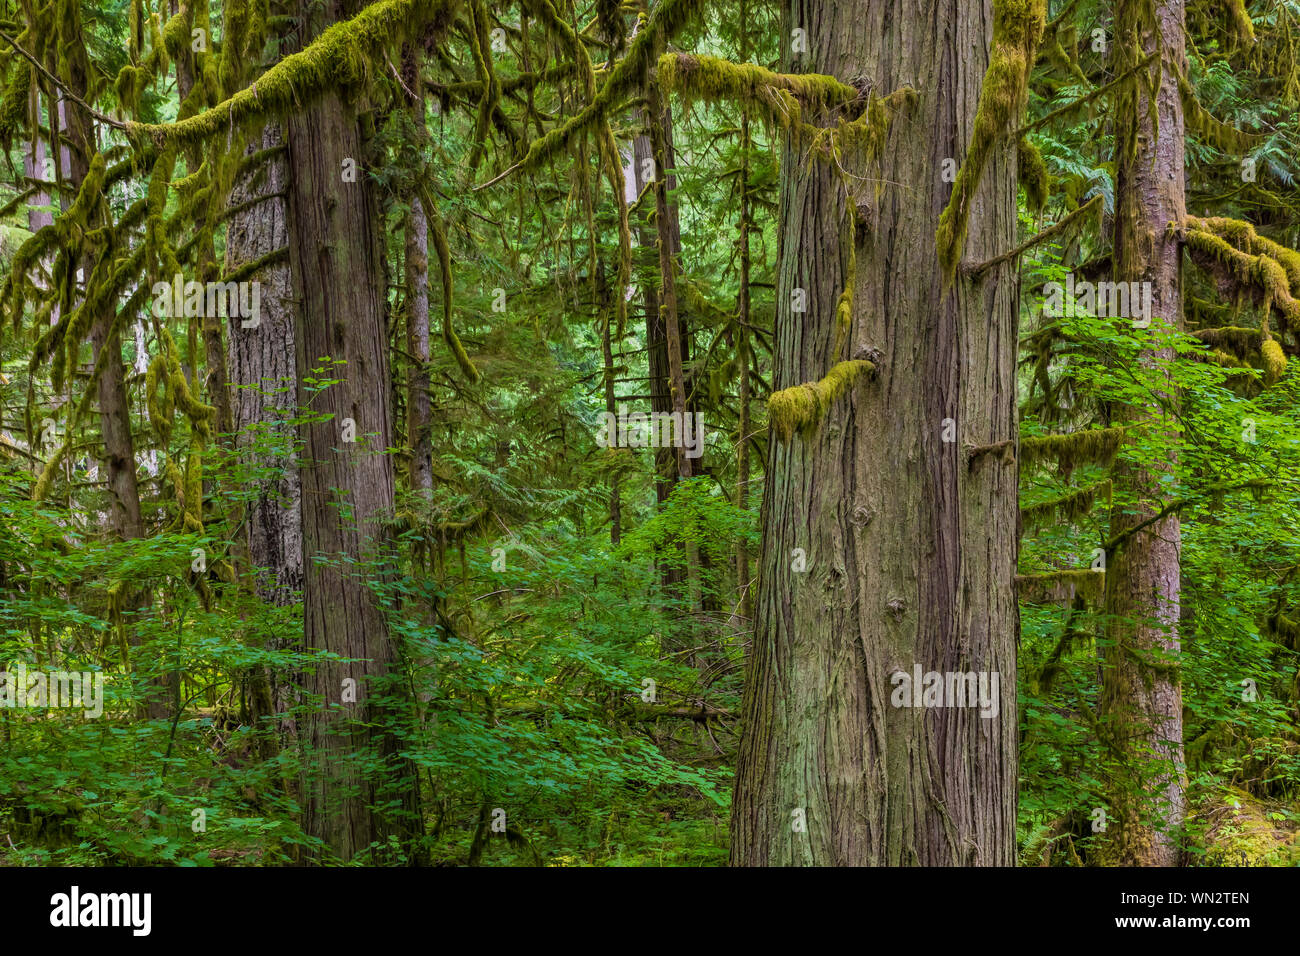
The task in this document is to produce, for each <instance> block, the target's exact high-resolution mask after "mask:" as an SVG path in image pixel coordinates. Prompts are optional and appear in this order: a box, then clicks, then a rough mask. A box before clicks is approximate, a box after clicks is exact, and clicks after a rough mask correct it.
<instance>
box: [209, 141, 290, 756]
mask: <svg viewBox="0 0 1300 956" xmlns="http://www.w3.org/2000/svg"><path fill="white" fill-rule="evenodd" d="M273 149H279V150H280V152H278V153H275V154H272V155H270V156H269V158H268V159H267V160H266V161H265V163H264V164H262V165H261V166H260V167H258V168H256V169H253V170H250V171H249V172H248V173H247V174H246V175H245V176H243V177H241V178H240V179H239V180H238V181H236V182H235V183H234V185H233V188H232V189H231V195H230V204H231V205H232V206H233V207H239V210H240V211H238V212H236V213H234V214H233V215H232V216H231V217H230V226H229V229H228V231H227V235H226V271H227V272H231V271H233V270H234V269H235V268H237V267H239V266H241V265H243V264H245V263H248V262H253V261H255V260H257V259H259V258H261V257H262V256H265V255H268V254H270V253H272V252H275V251H276V250H277V249H281V248H283V247H284V246H285V244H286V243H287V242H288V240H289V236H288V223H287V221H286V211H285V203H284V197H283V196H282V195H278V194H280V193H282V192H283V191H284V188H285V182H286V178H287V169H286V159H285V156H284V152H283V149H284V143H283V138H282V133H281V129H280V126H279V124H278V123H268V124H266V126H265V127H264V128H263V129H262V132H261V134H260V135H259V136H256V137H254V138H253V141H252V142H251V143H250V144H249V147H248V153H250V154H252V153H257V152H261V151H263V150H273ZM257 199H261V201H260V202H256V203H254V204H253V205H249V206H245V205H244V203H248V202H252V201H254V200H257ZM251 281H255V282H257V283H258V284H259V290H258V291H259V297H260V298H259V316H258V322H257V325H256V326H255V327H250V328H245V327H244V326H243V320H232V321H231V322H230V327H229V329H228V330H227V335H226V357H227V365H228V367H229V373H230V384H231V399H230V406H231V413H232V417H233V427H234V430H235V432H236V439H235V440H236V444H237V448H238V450H239V453H240V459H241V462H242V463H243V464H244V466H245V467H247V468H250V469H251V470H252V471H253V473H254V475H255V476H256V477H255V479H254V487H253V492H254V497H253V498H252V500H251V501H249V503H248V505H247V509H246V513H245V521H244V527H245V531H246V536H245V542H246V546H247V558H248V562H249V564H250V565H251V566H252V567H253V568H257V569H258V571H257V575H256V591H257V595H258V597H260V598H261V599H262V600H263V601H266V602H267V603H268V604H274V605H277V606H280V607H287V606H288V605H290V604H293V603H294V602H295V601H297V600H298V595H299V593H300V592H301V590H302V583H303V562H302V512H301V505H302V488H301V479H300V476H299V474H298V455H297V451H296V448H295V445H294V443H295V439H296V434H295V431H296V430H295V429H294V427H293V424H292V421H293V418H294V417H295V408H296V406H297V401H298V395H297V388H296V387H295V384H294V383H295V382H296V381H297V369H296V365H295V363H296V359H295V355H296V348H295V345H294V327H293V322H294V318H293V288H292V283H291V281H290V276H289V264H288V263H287V262H284V261H279V262H274V263H272V264H269V265H266V266H263V267H262V268H261V269H260V270H258V272H257V274H256V275H255V276H253V277H252V279H251ZM249 699H250V709H251V711H252V715H251V716H252V719H253V721H254V723H256V722H258V721H259V720H261V719H262V718H264V717H269V716H270V715H272V714H277V715H281V721H282V722H283V726H282V729H284V730H287V731H292V722H291V721H290V720H289V719H287V718H286V716H285V715H286V714H287V713H288V711H289V709H290V707H291V705H292V703H293V700H292V687H291V684H290V682H289V681H287V680H284V679H282V677H281V675H278V674H277V673H276V672H274V671H272V672H270V673H269V674H265V675H264V674H262V673H260V672H258V673H254V674H252V675H250V693H249Z"/></svg>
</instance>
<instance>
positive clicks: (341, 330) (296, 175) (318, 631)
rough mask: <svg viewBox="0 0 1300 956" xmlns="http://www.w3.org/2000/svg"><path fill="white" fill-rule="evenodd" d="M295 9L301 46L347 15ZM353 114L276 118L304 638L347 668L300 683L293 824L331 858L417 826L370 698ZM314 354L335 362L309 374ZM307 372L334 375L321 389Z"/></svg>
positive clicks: (376, 236)
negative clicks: (297, 441) (304, 749)
mask: <svg viewBox="0 0 1300 956" xmlns="http://www.w3.org/2000/svg"><path fill="white" fill-rule="evenodd" d="M298 9H299V14H300V16H301V17H302V23H303V26H304V30H305V34H306V35H305V38H304V42H305V40H306V39H309V38H310V37H312V36H315V35H317V34H318V33H319V32H320V30H321V29H323V28H324V27H326V26H328V25H329V23H331V22H333V21H335V20H338V19H341V18H342V17H343V16H345V12H344V11H343V10H341V9H339V7H338V5H337V4H333V3H330V4H326V5H325V9H324V10H322V9H321V7H320V6H319V5H317V4H315V3H313V2H311V0H301V2H300V3H299V8H298ZM363 107H364V104H363V103H358V102H355V101H344V100H343V99H342V98H341V97H339V96H338V95H336V94H333V93H329V94H326V95H324V96H321V97H320V98H318V99H317V100H315V101H314V102H313V103H311V104H309V105H305V106H304V107H303V108H302V109H300V110H298V111H295V112H294V113H293V114H291V116H290V117H289V119H288V121H287V132H288V144H289V179H288V185H289V195H288V201H287V207H288V213H289V220H288V221H289V256H290V267H291V270H292V275H293V283H294V294H295V296H296V297H297V299H298V301H299V308H298V309H297V310H296V312H295V339H296V341H297V343H298V348H297V371H298V402H299V404H300V405H301V406H304V407H307V408H310V410H311V411H312V412H313V413H315V414H316V415H319V416H322V417H323V419H324V420H321V421H312V422H310V423H308V424H306V425H305V426H304V427H303V439H304V445H303V451H302V454H303V459H302V526H303V554H304V559H305V567H304V582H303V583H304V588H303V590H304V595H303V598H304V618H305V621H304V632H305V644H306V646H307V648H308V649H310V650H324V651H329V652H332V653H334V654H337V655H340V656H341V657H342V658H345V659H346V660H345V661H343V662H339V663H332V662H331V663H326V662H322V663H320V664H318V665H317V666H316V667H315V668H314V671H313V673H312V674H311V675H310V677H309V679H308V681H307V690H308V691H309V692H310V693H311V694H313V695H314V697H315V698H316V699H318V700H319V701H320V704H319V707H320V709H319V711H317V712H315V713H313V714H312V715H311V716H310V719H309V725H308V728H307V730H306V739H307V742H308V743H309V745H310V749H309V753H308V762H309V764H310V766H309V767H308V769H307V772H306V775H305V782H304V790H303V801H304V804H305V818H306V819H305V829H306V830H307V832H308V833H309V834H311V835H312V836H314V837H318V838H320V839H322V840H323V841H324V842H325V844H326V845H327V846H328V847H329V849H330V851H332V853H333V854H335V855H336V856H337V857H339V858H340V859H341V860H344V861H347V860H351V859H353V858H355V857H357V856H358V855H359V854H362V853H364V852H366V851H367V848H368V847H369V846H370V845H371V844H372V843H373V842H375V841H378V842H380V843H384V842H386V841H387V838H388V837H389V836H396V837H398V839H399V840H401V841H403V842H404V843H405V844H406V845H408V846H409V841H410V840H411V838H412V837H413V836H414V835H415V833H416V832H417V831H418V830H419V828H420V821H419V817H418V790H417V782H416V778H415V774H414V770H413V767H412V765H411V763H410V762H409V761H408V760H405V759H403V758H400V757H399V756H398V755H397V740H396V738H395V737H394V735H393V733H392V732H391V731H390V730H388V729H385V727H384V725H385V724H390V725H391V722H392V721H393V720H394V719H395V715H394V714H393V713H392V712H391V710H390V709H389V708H388V707H385V706H383V705H382V703H381V700H380V698H384V697H386V698H388V699H389V700H391V699H392V697H393V695H394V694H395V693H397V689H396V687H395V686H394V683H395V682H394V681H393V680H392V679H391V676H392V673H393V670H394V667H395V664H396V661H397V654H396V650H395V648H394V644H393V640H392V638H391V636H390V634H389V630H388V624H387V620H386V618H385V615H384V611H383V608H382V607H381V605H380V602H379V599H378V597H377V595H376V594H375V592H374V590H373V589H372V588H371V587H370V582H369V580H368V578H369V577H371V576H373V575H376V574H378V573H380V572H378V571H376V570H374V569H373V567H371V566H370V562H371V561H375V560H379V561H385V562H387V561H388V560H389V559H390V558H391V552H392V547H391V541H390V538H391V534H390V533H389V532H388V531H387V530H386V528H387V525H386V522H387V521H388V520H390V519H391V514H392V509H393V495H394V481H393V463H392V458H391V457H390V456H389V455H388V454H387V453H386V449H387V448H388V447H389V446H390V444H391V441H392V436H393V428H392V420H391V415H392V407H391V403H390V394H391V393H390V381H389V366H388V335H387V332H386V329H385V307H384V304H385V289H384V280H383V266H382V249H381V246H380V232H379V229H378V226H377V223H376V215H377V211H376V207H375V203H374V200H373V197H372V196H371V192H370V186H369V182H368V178H367V176H366V174H365V169H364V168H363V167H364V162H363V159H364V157H363V143H362V139H361V134H360V126H359V120H358V113H359V111H360V110H361V109H362V108H363ZM352 171H354V173H355V174H354V175H351V174H350V173H351V172H352ZM323 357H324V358H328V359H331V360H333V361H335V362H338V361H343V362H345V363H346V364H345V365H342V366H332V367H330V368H329V369H328V370H327V371H325V372H323V373H315V372H314V371H313V370H314V369H316V368H317V367H318V366H319V365H320V360H321V358H323ZM313 377H322V378H330V379H334V378H337V379H341V381H339V382H337V383H336V384H333V385H330V386H328V387H326V388H324V389H323V390H319V391H318V390H315V389H313V387H312V385H311V382H310V381H309V379H311V378H313ZM349 427H354V428H355V442H349V441H348V440H347V437H346V431H345V429H348V428H349ZM385 678H390V679H388V680H385ZM353 691H355V702H349V697H350V695H351V694H352V693H353ZM376 760H377V761H378V762H379V766H375V765H374V761H376ZM392 801H396V806H395V807H394V806H388V805H387V804H390V802H392Z"/></svg>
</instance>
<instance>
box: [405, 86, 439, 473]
mask: <svg viewBox="0 0 1300 956" xmlns="http://www.w3.org/2000/svg"><path fill="white" fill-rule="evenodd" d="M421 113H423V110H421ZM419 121H420V122H423V121H424V117H423V115H421V116H420V119H419ZM406 350H407V351H408V352H410V353H411V358H412V362H411V366H410V369H409V370H408V371H407V373H406V421H407V436H408V437H407V441H408V443H409V444H410V446H411V464H410V472H409V478H410V482H411V490H412V491H414V492H419V493H422V494H424V495H429V494H431V493H432V492H433V441H432V434H431V433H432V420H431V418H430V412H429V221H428V219H427V218H426V217H425V215H424V207H423V206H421V205H420V200H418V199H412V200H411V212H410V214H409V215H408V216H407V218H406Z"/></svg>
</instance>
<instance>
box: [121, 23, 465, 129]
mask: <svg viewBox="0 0 1300 956" xmlns="http://www.w3.org/2000/svg"><path fill="white" fill-rule="evenodd" d="M452 6H453V3H452V0H431V2H416V0H380V2H377V3H372V4H370V5H368V6H366V7H365V8H364V9H363V10H362V11H361V12H360V13H358V14H357V15H356V16H355V17H353V18H352V19H351V20H347V21H345V22H342V23H336V24H334V25H333V26H331V27H329V28H328V29H326V30H325V31H323V32H322V33H321V35H320V36H319V37H317V38H316V39H315V40H314V41H312V43H311V44H310V45H309V46H308V47H307V48H306V49H304V50H300V51H299V52H297V53H293V54H291V55H289V56H287V57H285V58H284V59H282V60H280V61H279V62H278V63H276V64H275V65H274V66H273V67H271V68H270V69H269V70H267V71H266V72H265V73H263V74H262V75H261V76H260V77H258V79H257V80H256V82H254V83H253V84H251V85H250V86H249V87H247V88H246V89H243V90H240V91H239V92H238V93H236V94H234V95H233V96H231V97H229V98H228V99H226V100H224V101H223V102H221V103H219V104H217V105H216V106H214V107H212V108H211V109H208V110H204V111H203V112H201V113H198V114H197V115H194V116H190V117H189V118H187V119H183V120H178V121H177V122H175V123H130V124H128V128H127V135H128V136H129V137H130V138H131V139H132V141H133V142H134V143H136V144H137V145H139V144H142V143H144V142H153V143H155V144H156V145H158V146H159V147H161V146H162V145H163V144H166V143H172V144H176V143H194V142H198V141H200V140H203V139H207V138H208V137H211V136H215V135H224V134H225V133H227V132H228V131H229V130H230V129H231V128H232V127H234V126H238V125H240V124H242V123H244V122H247V121H249V120H253V119H257V118H261V117H266V116H278V115H283V114H285V113H287V112H289V111H290V110H293V109H298V108H300V107H301V105H302V104H303V103H304V102H307V101H309V100H311V99H313V98H314V97H316V96H318V95H319V94H321V93H322V92H324V91H326V90H350V89H355V88H357V87H360V86H362V85H364V84H365V83H366V82H367V81H368V80H369V78H370V69H371V66H370V64H371V62H372V59H373V58H374V55H375V54H377V52H378V51H380V50H382V49H384V48H385V47H388V46H391V45H394V44H397V43H400V42H402V41H403V40H404V39H407V38H409V37H411V36H413V35H415V34H416V33H418V31H419V30H420V29H421V28H422V27H424V26H426V25H427V24H429V23H431V22H433V21H434V20H435V19H437V18H439V17H441V16H444V15H445V14H446V13H447V12H448V11H449V10H450V9H451V8H452ZM173 19H175V18H173ZM169 26H170V21H169ZM185 36H186V49H188V40H189V34H188V31H187V32H186V35H185ZM196 86H197V84H196Z"/></svg>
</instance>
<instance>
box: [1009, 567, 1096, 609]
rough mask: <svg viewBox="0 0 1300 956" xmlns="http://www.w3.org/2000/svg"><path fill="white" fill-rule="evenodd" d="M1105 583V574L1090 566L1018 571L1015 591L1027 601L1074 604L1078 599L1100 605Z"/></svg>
mask: <svg viewBox="0 0 1300 956" xmlns="http://www.w3.org/2000/svg"><path fill="white" fill-rule="evenodd" d="M1105 586H1106V573H1105V572H1104V571H1094V570H1092V569H1091V568H1071V569H1069V570H1066V571H1046V572H1043V573H1041V574H1017V575H1016V594H1017V597H1019V599H1020V600H1021V601H1024V602H1025V603H1027V604H1063V605H1066V606H1070V605H1073V604H1074V602H1075V599H1076V598H1080V597H1081V598H1083V599H1084V600H1086V601H1088V602H1089V603H1091V604H1098V603H1100V601H1101V599H1102V595H1103V594H1104V592H1105Z"/></svg>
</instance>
